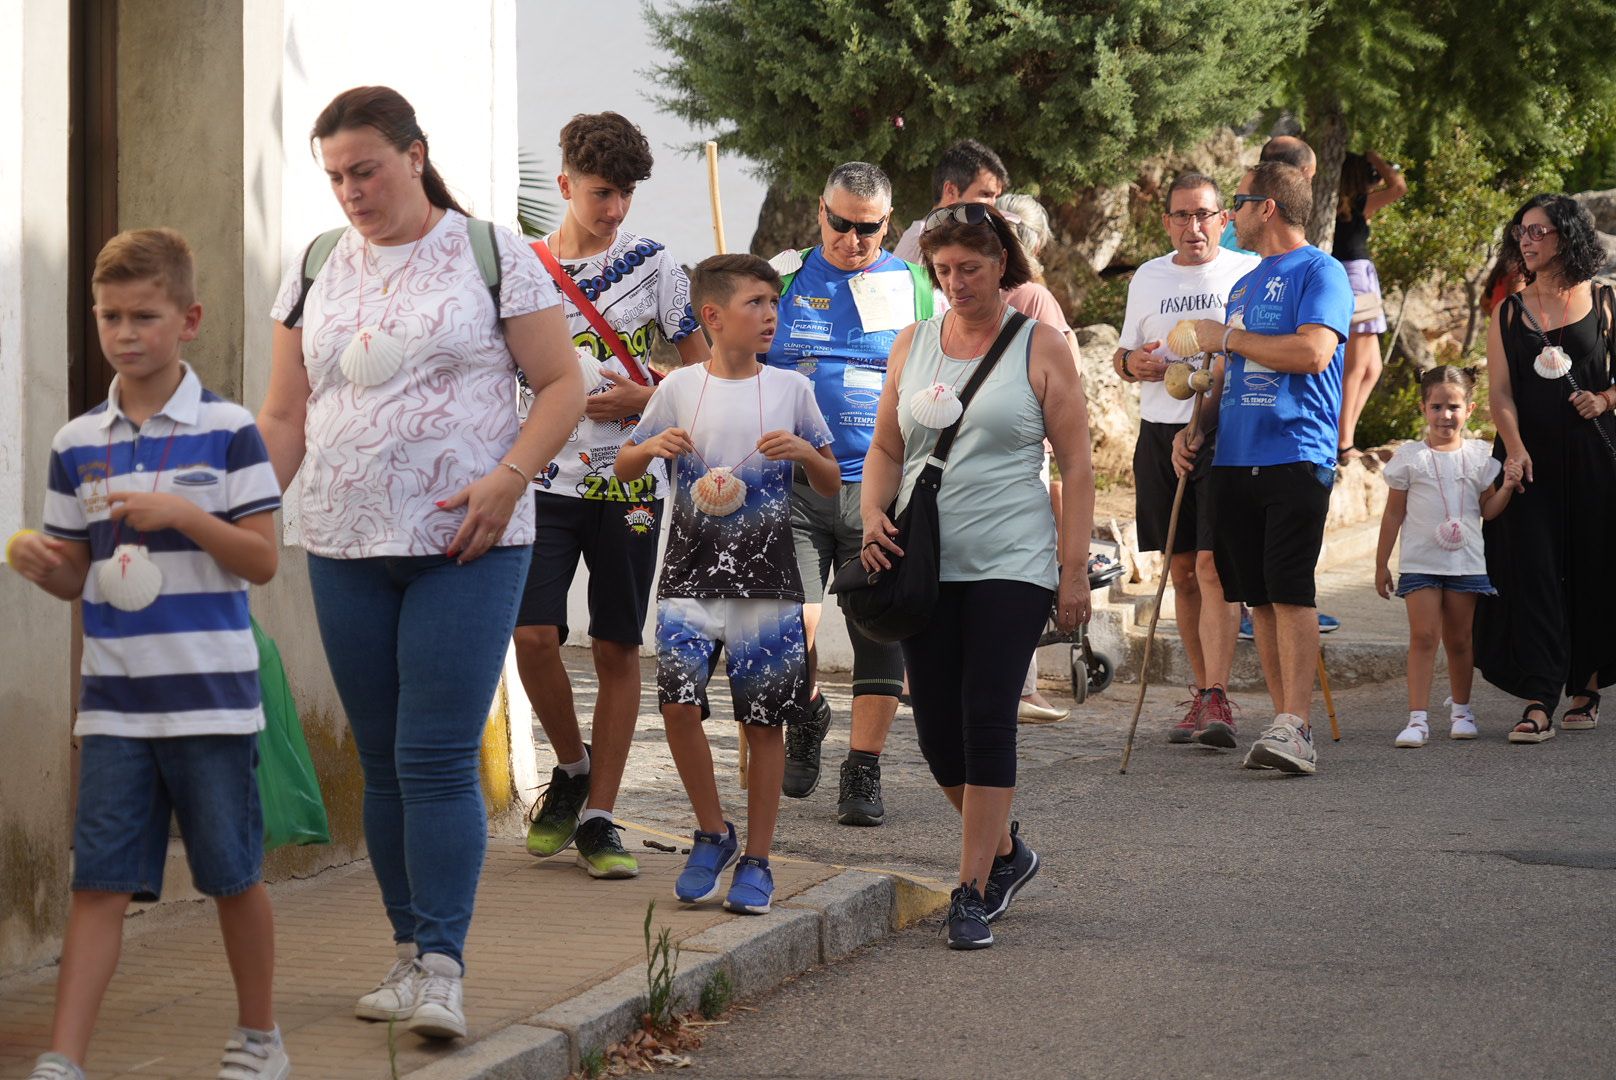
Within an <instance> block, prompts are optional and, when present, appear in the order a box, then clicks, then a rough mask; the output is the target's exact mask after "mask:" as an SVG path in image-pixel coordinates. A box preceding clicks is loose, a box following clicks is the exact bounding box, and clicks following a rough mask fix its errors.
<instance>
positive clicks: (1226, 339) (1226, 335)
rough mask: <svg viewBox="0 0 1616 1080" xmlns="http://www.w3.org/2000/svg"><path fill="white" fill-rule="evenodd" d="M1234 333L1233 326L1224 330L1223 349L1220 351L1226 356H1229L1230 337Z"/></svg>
mask: <svg viewBox="0 0 1616 1080" xmlns="http://www.w3.org/2000/svg"><path fill="white" fill-rule="evenodd" d="M1234 331H1235V328H1234V327H1232V326H1226V327H1224V328H1223V347H1222V348H1220V349H1219V350H1218V351H1219V352H1221V353H1222V354H1223V355H1224V356H1228V355H1229V335H1230V334H1232V333H1234Z"/></svg>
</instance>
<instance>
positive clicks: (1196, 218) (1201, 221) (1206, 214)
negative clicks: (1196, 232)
mask: <svg viewBox="0 0 1616 1080" xmlns="http://www.w3.org/2000/svg"><path fill="white" fill-rule="evenodd" d="M1221 213H1223V211H1222V210H1174V211H1173V212H1172V213H1171V214H1168V215H1167V220H1168V221H1171V222H1172V223H1173V225H1174V226H1175V227H1176V228H1180V229H1182V228H1183V227H1184V226H1186V225H1188V224H1189V223H1190V222H1192V221H1193V222H1195V223H1196V224H1197V225H1205V224H1206V223H1207V222H1209V221H1211V220H1212V219H1213V218H1215V217H1217V216H1218V215H1219V214H1221Z"/></svg>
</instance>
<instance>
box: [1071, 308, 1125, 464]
mask: <svg viewBox="0 0 1616 1080" xmlns="http://www.w3.org/2000/svg"><path fill="white" fill-rule="evenodd" d="M1076 333H1077V343H1078V347H1079V348H1080V350H1081V351H1082V353H1083V368H1082V371H1083V389H1084V391H1085V393H1086V395H1087V397H1088V406H1089V445H1090V447H1091V448H1092V454H1093V461H1094V474H1095V476H1097V477H1099V476H1106V477H1110V478H1113V479H1118V480H1122V479H1126V480H1128V481H1129V482H1130V483H1131V482H1132V479H1133V447H1134V443H1135V442H1136V441H1137V439H1138V436H1139V394H1138V392H1137V391H1136V390H1135V389H1134V387H1133V386H1132V384H1130V383H1125V382H1123V381H1122V376H1120V375H1118V374H1117V371H1116V368H1114V367H1112V366H1111V357H1112V355H1113V354H1114V353H1115V352H1116V351H1117V341H1118V340H1119V337H1120V335H1119V334H1118V333H1117V330H1116V328H1114V327H1111V326H1107V325H1105V324H1104V323H1096V324H1094V325H1093V326H1085V327H1081V328H1080V329H1078V330H1077V331H1076Z"/></svg>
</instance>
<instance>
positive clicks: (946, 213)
mask: <svg viewBox="0 0 1616 1080" xmlns="http://www.w3.org/2000/svg"><path fill="white" fill-rule="evenodd" d="M987 220H989V215H988V206H987V203H978V202H967V203H955V204H954V205H953V206H942V207H939V208H937V209H936V210H933V211H932V212H931V213H929V214H927V215H926V222H925V224H924V225H922V226H921V227H920V231H921V232H923V233H929V232H931V231H932V230H933V229H935V228H937V227H938V226H940V225H944V224H947V223H948V222H950V221H954V222H958V223H959V224H961V225H980V224H982V223H983V222H984V221H987Z"/></svg>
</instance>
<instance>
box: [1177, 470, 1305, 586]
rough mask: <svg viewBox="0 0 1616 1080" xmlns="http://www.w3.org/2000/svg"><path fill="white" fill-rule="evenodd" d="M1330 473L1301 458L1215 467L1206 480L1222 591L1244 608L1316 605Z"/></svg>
mask: <svg viewBox="0 0 1616 1080" xmlns="http://www.w3.org/2000/svg"><path fill="white" fill-rule="evenodd" d="M1334 483H1335V470H1334V469H1333V468H1331V467H1330V466H1328V465H1314V464H1311V463H1309V462H1305V461H1298V462H1291V463H1290V464H1286V465H1264V466H1262V467H1261V468H1254V467H1251V466H1244V465H1226V466H1218V467H1215V468H1213V469H1212V470H1211V472H1210V474H1209V476H1208V478H1207V488H1206V492H1205V494H1206V495H1207V500H1206V501H1207V502H1209V503H1211V505H1212V507H1213V515H1212V517H1213V522H1214V525H1215V526H1216V529H1215V533H1214V536H1215V542H1214V544H1213V556H1214V557H1215V558H1216V560H1217V565H1218V576H1219V577H1220V578H1222V579H1223V594H1224V596H1225V597H1227V598H1228V600H1229V601H1230V603H1233V602H1234V601H1236V600H1238V601H1240V602H1241V603H1243V604H1245V605H1247V606H1248V607H1263V606H1264V605H1267V604H1294V605H1295V606H1297V607H1314V606H1315V603H1316V598H1315V593H1314V584H1313V571H1314V568H1315V566H1317V564H1318V561H1319V550H1320V548H1321V547H1322V546H1323V544H1324V519H1325V518H1326V517H1328V516H1329V513H1330V488H1331V487H1332V486H1333V485H1334Z"/></svg>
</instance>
